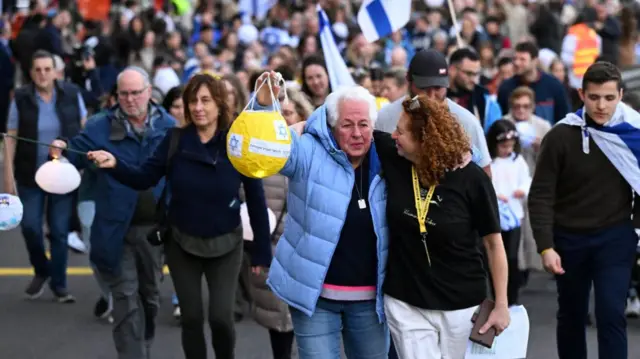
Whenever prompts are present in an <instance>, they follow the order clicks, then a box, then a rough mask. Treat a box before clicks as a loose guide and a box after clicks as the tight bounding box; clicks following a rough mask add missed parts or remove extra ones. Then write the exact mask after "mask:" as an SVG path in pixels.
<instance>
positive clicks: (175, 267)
mask: <svg viewBox="0 0 640 359" xmlns="http://www.w3.org/2000/svg"><path fill="white" fill-rule="evenodd" d="M242 249H243V248H242V244H241V243H239V244H238V246H237V247H236V248H234V249H233V250H232V251H231V252H229V253H227V254H225V255H223V256H220V257H215V258H202V257H198V256H194V255H192V254H190V253H187V252H185V251H184V250H183V249H182V248H181V247H180V245H179V244H177V243H176V242H175V241H173V240H169V241H167V243H166V245H165V255H166V260H167V264H168V265H169V271H170V273H171V279H172V280H173V285H174V287H175V290H176V295H177V296H178V301H179V302H180V310H181V312H182V315H181V317H180V320H181V324H182V349H183V351H184V355H185V358H186V359H207V344H206V341H205V336H204V311H203V303H202V276H203V275H204V277H205V279H206V282H207V287H208V289H209V326H210V328H211V341H212V345H213V351H214V352H215V355H216V358H217V359H233V358H234V355H235V353H234V351H235V343H236V334H235V327H234V326H235V321H234V317H233V312H234V305H235V297H236V289H237V286H238V275H239V272H240V264H241V262H242V253H243V250H242Z"/></svg>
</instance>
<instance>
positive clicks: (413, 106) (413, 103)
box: [409, 95, 420, 111]
mask: <svg viewBox="0 0 640 359" xmlns="http://www.w3.org/2000/svg"><path fill="white" fill-rule="evenodd" d="M419 108H420V101H419V100H418V95H415V96H414V97H413V98H412V99H411V104H410V105H409V110H411V111H415V110H417V109H419Z"/></svg>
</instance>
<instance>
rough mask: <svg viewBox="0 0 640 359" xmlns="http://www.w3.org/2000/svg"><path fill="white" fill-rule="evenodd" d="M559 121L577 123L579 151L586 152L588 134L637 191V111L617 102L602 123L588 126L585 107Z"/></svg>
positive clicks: (639, 142)
mask: <svg viewBox="0 0 640 359" xmlns="http://www.w3.org/2000/svg"><path fill="white" fill-rule="evenodd" d="M558 123H559V124H565V125H570V126H579V127H580V128H581V130H582V151H583V152H584V153H586V154H588V153H589V136H591V137H592V138H593V141H594V142H595V143H596V145H598V147H599V148H600V149H601V150H602V152H603V153H604V155H605V156H607V158H608V159H609V161H611V163H612V164H613V166H614V167H615V168H616V169H617V170H618V172H620V174H621V175H622V177H624V179H625V180H626V181H627V183H629V185H630V186H631V188H632V189H633V190H634V191H635V192H636V193H640V114H639V113H638V112H636V111H635V110H633V109H632V108H631V107H629V106H627V105H626V104H624V103H622V102H621V103H619V104H618V106H617V107H616V111H615V113H614V114H613V116H612V117H611V119H610V120H609V121H607V122H606V123H605V124H604V125H602V126H597V127H593V126H587V121H586V119H585V111H584V108H582V109H580V110H578V111H577V112H576V113H570V114H568V115H567V116H566V117H565V118H564V119H563V120H562V121H560V122H558Z"/></svg>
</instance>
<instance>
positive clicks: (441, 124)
mask: <svg viewBox="0 0 640 359" xmlns="http://www.w3.org/2000/svg"><path fill="white" fill-rule="evenodd" d="M403 110H404V111H403V113H402V116H401V117H400V121H399V122H398V125H397V128H396V130H395V131H394V133H393V134H392V135H391V136H390V135H389V134H386V133H382V132H380V133H378V132H376V133H375V135H374V138H375V145H376V148H377V149H378V153H379V156H380V161H381V164H382V172H383V173H384V177H385V181H386V183H387V190H388V195H387V207H386V215H387V222H388V224H389V236H390V237H389V257H388V262H387V273H386V278H385V281H384V284H383V292H384V304H385V313H386V316H387V321H388V324H389V329H390V331H391V335H392V337H393V341H394V343H395V347H396V349H397V351H398V354H399V357H400V358H404V359H414V358H415V359H417V358H420V359H440V358H451V359H462V358H463V357H464V354H465V350H466V347H467V341H468V338H469V335H470V333H471V329H472V326H473V323H472V322H471V317H472V316H473V313H474V312H475V311H476V309H477V308H478V306H479V304H480V303H481V302H482V301H483V300H484V299H485V298H486V296H487V293H488V292H489V290H488V288H487V278H486V271H485V268H484V266H483V260H482V254H481V252H482V251H481V247H480V246H481V245H482V244H484V246H485V247H486V252H487V255H488V259H489V269H490V272H491V275H492V279H493V283H494V288H493V289H494V290H495V309H494V310H493V312H492V313H491V314H490V316H489V320H488V321H487V323H486V324H485V325H484V327H483V328H482V329H483V330H484V331H486V330H488V329H489V328H490V327H493V328H495V330H496V332H497V333H498V334H499V333H500V332H502V331H503V330H504V329H505V328H506V327H507V326H508V325H509V311H508V308H507V258H506V256H505V250H504V246H503V243H502V238H501V235H500V232H501V229H500V219H499V216H498V208H497V198H496V193H495V191H494V189H493V185H492V183H491V179H489V177H488V176H487V175H486V173H485V172H484V171H483V170H482V168H480V167H478V166H477V165H476V164H475V163H473V162H471V153H470V150H471V145H470V144H469V140H468V137H467V136H466V135H465V133H464V130H463V129H462V127H461V126H460V125H459V124H458V122H457V121H456V120H455V119H454V118H453V117H452V115H451V114H450V112H449V111H448V110H447V107H446V105H442V104H440V103H436V102H435V101H429V100H428V99H427V97H425V96H416V97H414V98H413V99H407V100H405V101H404V102H403ZM480 239H482V241H481V240H480ZM417 353H419V354H417Z"/></svg>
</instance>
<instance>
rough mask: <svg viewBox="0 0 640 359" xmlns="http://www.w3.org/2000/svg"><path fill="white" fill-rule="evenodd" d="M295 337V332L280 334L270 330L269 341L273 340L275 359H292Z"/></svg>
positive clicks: (272, 348) (272, 349)
mask: <svg viewBox="0 0 640 359" xmlns="http://www.w3.org/2000/svg"><path fill="white" fill-rule="evenodd" d="M293 337H294V335H293V331H290V332H278V331H275V330H273V329H269V339H271V351H272V352H273V359H291V350H292V348H293Z"/></svg>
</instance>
